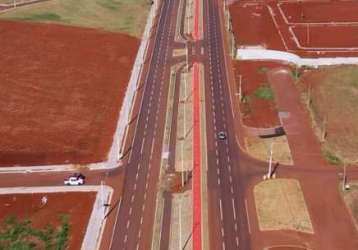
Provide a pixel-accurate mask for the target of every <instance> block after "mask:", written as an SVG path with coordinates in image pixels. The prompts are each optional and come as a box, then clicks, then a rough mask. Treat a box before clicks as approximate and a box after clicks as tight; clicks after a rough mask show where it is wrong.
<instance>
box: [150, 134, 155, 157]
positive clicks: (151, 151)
mask: <svg viewBox="0 0 358 250" xmlns="http://www.w3.org/2000/svg"><path fill="white" fill-rule="evenodd" d="M154 144H155V137H154V138H153V141H152V149H151V150H150V159H152V156H153V151H154Z"/></svg>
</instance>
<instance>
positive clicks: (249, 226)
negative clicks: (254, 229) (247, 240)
mask: <svg viewBox="0 0 358 250" xmlns="http://www.w3.org/2000/svg"><path fill="white" fill-rule="evenodd" d="M245 209H246V217H247V225H248V229H249V234H251V225H250V217H249V210H248V208H247V199H245Z"/></svg>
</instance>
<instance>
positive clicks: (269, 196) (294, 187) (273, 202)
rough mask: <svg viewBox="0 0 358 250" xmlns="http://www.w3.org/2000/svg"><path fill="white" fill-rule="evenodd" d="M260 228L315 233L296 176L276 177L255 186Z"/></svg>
mask: <svg viewBox="0 0 358 250" xmlns="http://www.w3.org/2000/svg"><path fill="white" fill-rule="evenodd" d="M254 196H255V204H256V213H257V217H258V222H259V227H260V230H263V231H265V230H295V231H300V232H305V233H313V227H312V223H311V220H310V216H309V214H308V210H307V206H306V203H305V200H304V197H303V193H302V191H301V186H300V184H299V182H298V181H297V180H294V179H273V180H267V181H263V182H260V183H259V184H257V185H256V186H255V188H254Z"/></svg>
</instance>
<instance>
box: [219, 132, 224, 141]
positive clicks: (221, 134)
mask: <svg viewBox="0 0 358 250" xmlns="http://www.w3.org/2000/svg"><path fill="white" fill-rule="evenodd" d="M218 138H219V139H220V140H225V139H226V133H225V132H224V131H220V132H219V133H218Z"/></svg>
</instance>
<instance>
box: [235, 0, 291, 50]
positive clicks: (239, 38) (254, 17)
mask: <svg viewBox="0 0 358 250" xmlns="http://www.w3.org/2000/svg"><path fill="white" fill-rule="evenodd" d="M229 11H230V13H231V18H232V26H233V31H234V35H235V41H236V44H237V46H257V45H261V46H263V47H265V48H273V47H275V48H277V49H282V50H283V49H284V47H283V44H282V42H281V38H280V36H279V34H278V32H277V31H276V28H275V25H274V23H273V20H272V18H271V15H270V13H269V11H268V9H267V8H266V4H263V3H248V2H241V1H239V2H236V3H235V4H232V5H230V6H229ZM248 24H249V25H248Z"/></svg>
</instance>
